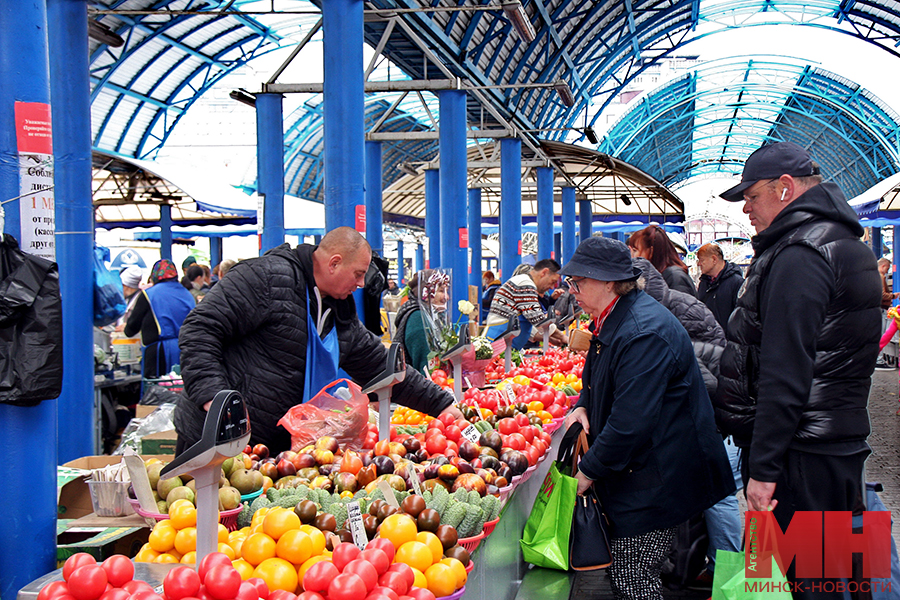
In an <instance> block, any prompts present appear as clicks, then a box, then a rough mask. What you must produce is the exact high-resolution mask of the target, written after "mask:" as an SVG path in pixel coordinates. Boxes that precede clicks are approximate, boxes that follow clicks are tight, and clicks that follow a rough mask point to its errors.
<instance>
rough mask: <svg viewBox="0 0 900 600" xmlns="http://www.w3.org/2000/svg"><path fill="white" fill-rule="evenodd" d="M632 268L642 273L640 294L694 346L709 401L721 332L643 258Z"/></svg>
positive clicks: (702, 306)
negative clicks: (662, 310)
mask: <svg viewBox="0 0 900 600" xmlns="http://www.w3.org/2000/svg"><path fill="white" fill-rule="evenodd" d="M633 262H634V266H636V267H638V268H639V269H641V271H643V277H644V281H645V285H644V291H645V292H647V293H648V294H649V295H650V296H651V297H652V298H653V299H655V300H656V301H657V302H659V303H660V304H662V305H663V306H665V307H666V308H668V309H669V312H671V313H672V314H673V315H675V318H677V319H678V322H679V323H681V324H682V326H684V328H685V329H686V330H687V332H688V336H689V337H690V338H691V342H692V344H693V346H694V355H695V356H696V357H697V364H699V365H700V373H701V375H703V383H704V384H706V391H707V392H708V393H709V397H710V398H712V397H713V396H715V394H716V388H717V387H718V380H717V378H718V375H719V360H720V359H721V358H722V351H723V349H724V348H725V331H724V330H723V329H722V327H721V326H720V325H719V324H718V323H717V322H716V318H715V317H714V316H713V313H712V311H710V310H709V308H707V307H706V305H705V304H703V303H702V302H700V301H699V300H697V299H696V298H694V297H693V296H691V295H690V294H686V293H684V292H680V291H678V290H673V289H669V286H668V285H667V284H666V281H665V279H664V278H663V276H662V275H660V273H659V271H657V270H656V268H655V267H654V266H653V264H651V263H650V261H649V260H647V259H646V258H640V257H637V258H635V259H633Z"/></svg>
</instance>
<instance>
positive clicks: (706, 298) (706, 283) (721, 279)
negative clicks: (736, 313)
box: [697, 261, 744, 329]
mask: <svg viewBox="0 0 900 600" xmlns="http://www.w3.org/2000/svg"><path fill="white" fill-rule="evenodd" d="M743 283H744V275H743V274H742V273H741V269H740V267H738V266H737V265H736V264H734V263H730V262H728V261H726V262H725V266H724V267H722V270H721V271H720V272H719V276H718V277H716V278H715V279H713V278H711V277H710V276H709V275H701V276H700V283H699V284H697V298H699V299H700V300H702V301H703V303H704V304H706V306H708V307H709V310H711V311H712V313H713V315H715V317H716V321H718V323H719V325H721V326H722V329H724V328H725V327H727V326H728V317H730V316H731V312H732V311H733V310H734V306H735V304H736V303H737V295H738V290H740V289H741V284H743Z"/></svg>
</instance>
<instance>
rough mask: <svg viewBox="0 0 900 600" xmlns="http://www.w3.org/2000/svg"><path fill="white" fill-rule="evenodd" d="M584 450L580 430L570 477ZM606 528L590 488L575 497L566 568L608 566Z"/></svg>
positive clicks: (604, 520) (588, 569) (584, 440)
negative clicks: (567, 566) (567, 565)
mask: <svg viewBox="0 0 900 600" xmlns="http://www.w3.org/2000/svg"><path fill="white" fill-rule="evenodd" d="M576 425H577V424H576ZM579 427H580V425H579ZM567 433H568V432H567ZM587 449H588V441H587V434H585V433H584V431H582V432H581V433H580V435H579V436H578V441H577V442H576V443H575V452H574V453H573V456H572V473H573V474H574V473H575V469H576V465H577V462H578V459H579V458H580V457H581V456H583V455H584V453H585V452H587ZM608 528H609V523H608V521H607V519H606V515H605V514H603V506H602V505H601V504H600V499H599V498H597V493H596V492H595V491H594V487H593V486H591V487H589V488H588V489H587V491H586V492H585V493H584V494H583V495H580V496H577V497H576V498H575V513H574V514H573V515H572V533H571V535H570V536H569V566H570V567H571V568H572V569H573V570H575V571H593V570H595V569H604V568H606V567H608V566H609V565H610V564H611V563H612V554H611V552H610V548H609V532H608Z"/></svg>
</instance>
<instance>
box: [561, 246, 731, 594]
mask: <svg viewBox="0 0 900 600" xmlns="http://www.w3.org/2000/svg"><path fill="white" fill-rule="evenodd" d="M560 274H561V275H563V276H565V278H566V281H567V283H568V284H569V290H570V291H571V292H572V294H573V295H574V296H575V299H576V300H577V301H578V303H579V305H581V307H582V308H583V309H584V310H585V311H586V312H587V313H588V314H590V315H591V316H592V317H593V318H594V322H593V332H594V335H593V337H592V339H591V345H590V349H589V350H588V353H587V360H586V362H585V365H584V372H583V375H582V380H583V388H582V391H581V396H580V398H579V399H578V403H577V404H576V405H575V409H574V411H573V412H572V413H571V414H570V415H569V416H568V417H567V418H566V427H569V426H570V425H572V424H573V423H574V422H576V421H578V422H579V423H581V424H582V426H583V427H584V429H585V431H586V432H587V434H588V437H589V439H590V450H588V452H587V453H586V454H585V456H584V458H583V459H582V461H581V463H580V464H579V467H578V473H577V474H576V477H577V479H578V491H579V493H582V492H584V491H585V490H587V488H589V487H590V486H592V485H593V486H594V487H595V489H596V491H597V493H598V495H599V497H600V500H601V501H602V502H603V508H604V510H605V512H606V515H607V516H608V517H609V520H610V525H611V533H612V538H611V546H612V558H613V562H612V565H610V568H609V574H610V580H611V584H612V589H613V593H614V596H615V597H616V598H662V594H661V591H660V590H661V586H662V584H661V581H660V576H659V573H660V567H661V565H662V562H663V560H664V559H665V557H666V554H667V553H668V551H669V548H670V546H671V544H672V540H673V538H674V535H675V527H676V526H677V525H678V524H679V523H682V522H683V521H686V520H688V519H689V518H690V517H692V516H693V515H695V514H697V513H699V512H701V511H703V510H705V509H707V508H709V507H710V506H712V505H713V504H715V503H716V502H718V501H719V500H721V499H722V498H724V497H725V496H726V495H729V494H731V493H733V492H734V490H735V485H734V478H733V477H732V475H731V467H730V466H729V463H728V458H727V456H726V454H725V450H724V448H723V446H722V438H721V437H720V436H719V435H718V434H717V433H716V427H715V423H714V421H713V410H712V405H711V403H710V401H709V396H707V393H706V387H705V385H704V383H703V378H702V377H701V375H700V369H699V367H698V366H697V360H696V359H695V358H694V351H693V347H692V346H691V341H690V338H689V337H688V334H687V332H686V331H685V329H684V327H682V325H681V323H679V322H678V320H677V319H676V318H675V317H674V316H673V315H672V313H671V312H669V311H668V310H667V309H666V308H665V307H663V306H662V305H660V304H659V303H658V302H657V301H656V300H654V299H653V298H651V297H650V296H648V295H647V294H645V293H644V292H643V291H641V288H642V287H643V280H642V279H639V278H640V275H641V270H640V269H638V268H636V267H634V266H633V265H632V262H631V252H630V250H629V249H628V247H627V246H626V245H625V244H623V243H622V242H619V241H616V240H612V239H608V238H600V237H591V238H589V239H587V240H585V241H583V242H582V243H581V244H580V245H579V246H578V248H577V249H576V250H575V254H574V255H573V256H572V259H571V260H570V261H569V262H568V263H567V264H566V265H565V266H564V267H563V268H562V270H561V271H560Z"/></svg>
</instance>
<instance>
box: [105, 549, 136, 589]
mask: <svg viewBox="0 0 900 600" xmlns="http://www.w3.org/2000/svg"><path fill="white" fill-rule="evenodd" d="M101 566H102V567H103V570H104V571H106V578H107V579H108V580H109V584H110V585H111V586H113V587H114V588H120V587H122V586H123V585H125V584H126V583H128V582H129V581H131V580H132V579H134V563H133V562H131V559H130V558H128V557H127V556H125V555H122V554H113V555H112V556H110V557H109V558H107V559H106V560H104V561H103V564H102V565H101Z"/></svg>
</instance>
